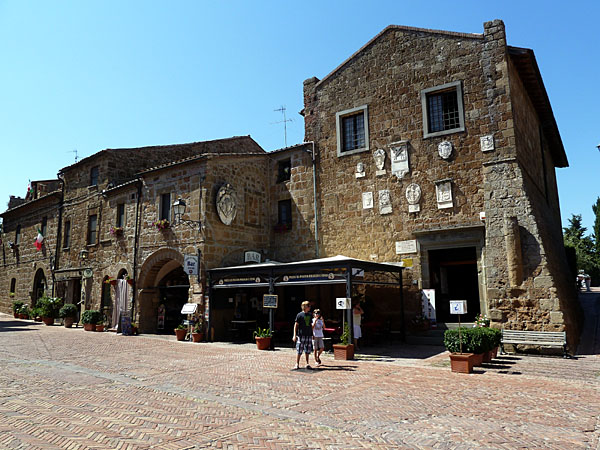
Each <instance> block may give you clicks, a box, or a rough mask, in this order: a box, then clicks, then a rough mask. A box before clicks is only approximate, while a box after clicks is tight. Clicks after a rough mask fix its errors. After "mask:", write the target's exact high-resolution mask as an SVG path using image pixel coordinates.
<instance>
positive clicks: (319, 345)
mask: <svg viewBox="0 0 600 450" xmlns="http://www.w3.org/2000/svg"><path fill="white" fill-rule="evenodd" d="M313 341H314V346H315V349H317V350H319V349H320V348H325V343H324V342H323V338H322V337H316V336H315V337H314V338H313Z"/></svg>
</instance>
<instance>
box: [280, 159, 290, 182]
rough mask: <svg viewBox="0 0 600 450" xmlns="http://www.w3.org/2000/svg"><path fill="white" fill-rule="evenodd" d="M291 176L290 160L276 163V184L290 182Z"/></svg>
mask: <svg viewBox="0 0 600 450" xmlns="http://www.w3.org/2000/svg"><path fill="white" fill-rule="evenodd" d="M291 174H292V160H291V159H286V160H284V161H279V162H278V163H277V182H278V183H283V182H284V181H290V177H291Z"/></svg>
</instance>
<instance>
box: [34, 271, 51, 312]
mask: <svg viewBox="0 0 600 450" xmlns="http://www.w3.org/2000/svg"><path fill="white" fill-rule="evenodd" d="M47 289H48V285H47V284H46V275H44V271H43V269H38V270H37V272H36V273H35V277H34V278H33V296H32V298H31V307H35V305H36V303H37V301H38V299H40V298H42V297H43V296H44V294H45V293H46V290H47Z"/></svg>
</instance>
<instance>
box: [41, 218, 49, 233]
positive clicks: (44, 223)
mask: <svg viewBox="0 0 600 450" xmlns="http://www.w3.org/2000/svg"><path fill="white" fill-rule="evenodd" d="M40 231H41V232H42V236H44V237H46V231H48V218H47V217H44V218H43V219H42V226H41V228H40Z"/></svg>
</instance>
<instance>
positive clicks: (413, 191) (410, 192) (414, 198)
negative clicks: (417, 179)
mask: <svg viewBox="0 0 600 450" xmlns="http://www.w3.org/2000/svg"><path fill="white" fill-rule="evenodd" d="M406 200H408V212H419V211H420V210H421V207H420V206H419V201H421V186H419V185H418V184H416V183H411V184H409V185H408V186H407V187H406Z"/></svg>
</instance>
